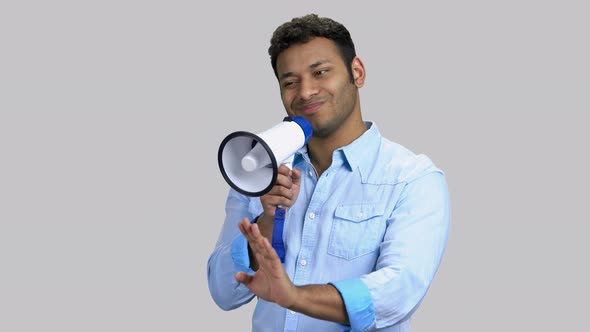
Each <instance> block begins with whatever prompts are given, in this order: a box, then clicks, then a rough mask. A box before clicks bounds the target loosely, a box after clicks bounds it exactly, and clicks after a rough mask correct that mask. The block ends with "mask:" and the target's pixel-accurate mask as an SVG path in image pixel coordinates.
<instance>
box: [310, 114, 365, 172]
mask: <svg viewBox="0 0 590 332" xmlns="http://www.w3.org/2000/svg"><path fill="white" fill-rule="evenodd" d="M365 131H367V127H366V126H365V124H364V122H363V121H360V122H357V125H355V126H354V127H352V128H342V129H340V130H338V131H336V132H335V133H334V134H332V135H330V136H328V137H312V138H311V139H310V140H309V143H308V144H307V153H308V154H309V158H310V160H311V163H312V164H313V167H314V168H315V170H316V172H317V173H318V176H320V175H321V174H322V173H323V172H324V171H325V170H326V169H328V167H330V165H332V154H333V153H334V151H335V150H336V149H339V148H341V147H343V146H346V145H348V144H350V143H352V142H353V141H354V140H356V139H357V138H359V137H360V136H361V135H362V134H363V133H364V132H365Z"/></svg>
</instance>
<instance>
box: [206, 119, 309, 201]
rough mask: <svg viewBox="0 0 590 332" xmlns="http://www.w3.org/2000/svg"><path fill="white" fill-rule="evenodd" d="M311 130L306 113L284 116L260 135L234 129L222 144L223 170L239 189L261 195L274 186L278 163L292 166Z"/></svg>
mask: <svg viewBox="0 0 590 332" xmlns="http://www.w3.org/2000/svg"><path fill="white" fill-rule="evenodd" d="M311 134H312V128H311V124H310V123H309V122H308V121H307V120H306V119H305V118H303V117H285V118H284V119H283V121H282V122H281V123H279V124H277V125H275V126H273V127H272V128H270V129H268V130H266V131H264V132H262V133H259V134H258V135H256V134H253V133H250V132H247V131H236V132H233V133H231V134H229V135H228V136H227V137H225V139H223V141H222V142H221V145H220V146H219V151H218V153H217V160H218V163H219V169H220V170H221V174H222V175H223V178H224V179H225V181H226V182H227V183H228V184H229V185H230V186H231V187H232V188H233V189H235V190H236V191H238V192H239V193H242V194H244V195H247V196H262V195H264V194H266V193H268V192H269V191H270V190H271V188H272V187H273V185H274V183H275V181H276V179H277V172H278V168H279V166H280V165H281V164H287V165H288V166H289V167H290V163H292V161H293V157H294V154H295V152H297V150H299V149H301V148H302V147H303V146H304V145H305V144H307V141H308V140H309V138H310V137H311Z"/></svg>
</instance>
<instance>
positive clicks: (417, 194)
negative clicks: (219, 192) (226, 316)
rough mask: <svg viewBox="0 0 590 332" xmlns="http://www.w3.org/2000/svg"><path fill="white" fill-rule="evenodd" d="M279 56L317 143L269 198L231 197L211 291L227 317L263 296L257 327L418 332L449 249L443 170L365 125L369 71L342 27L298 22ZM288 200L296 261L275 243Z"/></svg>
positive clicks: (281, 78) (284, 81)
mask: <svg viewBox="0 0 590 332" xmlns="http://www.w3.org/2000/svg"><path fill="white" fill-rule="evenodd" d="M269 54H270V56H271V63H272V66H273V69H274V71H275V74H276V76H277V79H278V83H279V86H280V92H281V98H282V101H283V105H284V107H285V110H286V111H287V114H288V115H289V116H301V117H304V118H306V119H307V120H308V121H309V122H310V123H311V125H312V128H313V136H312V137H311V138H310V140H309V141H308V144H307V146H305V147H304V148H302V149H301V150H300V151H298V152H297V154H296V156H295V160H294V162H293V168H292V170H290V169H289V168H287V167H286V166H284V165H283V166H281V167H280V168H279V176H278V177H277V181H276V184H275V185H274V187H273V189H272V190H271V191H270V192H269V193H268V194H266V195H263V196H261V197H259V198H256V197H255V198H252V197H246V196H243V195H241V194H238V193H237V192H236V191H234V190H230V192H229V195H228V197H227V202H226V217H225V222H224V225H223V229H222V232H221V234H220V237H219V240H218V242H217V245H216V247H215V249H214V250H213V252H212V254H211V256H210V258H209V261H208V280H209V289H210V292H211V296H212V297H213V299H214V300H215V302H216V303H217V304H218V305H219V306H220V307H221V308H222V309H224V310H231V309H235V308H238V307H240V306H241V305H243V304H245V303H248V302H249V301H251V300H252V299H253V298H254V297H257V299H258V302H257V305H256V309H255V312H254V317H253V319H252V330H253V331H272V332H276V331H317V332H320V331H321V332H326V331H343V330H352V331H409V330H410V323H409V322H410V317H411V315H412V313H414V311H415V310H416V309H417V307H418V305H419V303H420V302H421V300H422V299H423V297H424V296H425V294H426V292H427V290H428V288H429V286H430V284H431V282H432V280H433V278H434V276H435V273H436V271H437V269H438V267H439V264H440V262H441V259H442V256H443V253H444V251H445V247H446V243H447V238H448V231H449V223H450V204H449V197H448V190H447V185H446V182H445V178H444V174H443V172H442V171H441V170H439V169H438V168H436V167H435V166H434V165H433V163H432V162H431V161H430V160H429V159H428V158H427V157H426V156H423V155H415V154H414V153H412V152H411V151H409V150H407V149H406V148H404V147H402V146H400V145H398V144H396V143H393V142H391V141H389V140H387V139H385V138H384V137H382V136H381V134H380V133H379V130H378V129H377V125H376V124H375V123H372V122H369V121H364V120H363V118H362V115H361V106H360V98H359V91H358V89H359V88H361V87H362V86H363V84H364V81H365V78H366V73H365V68H364V65H363V63H362V61H361V60H360V58H358V57H357V56H356V52H355V49H354V45H353V42H352V40H351V38H350V34H349V32H348V31H347V29H346V28H345V27H344V26H342V25H341V24H340V23H338V22H335V21H333V20H331V19H329V18H320V17H318V16H317V15H306V16H303V17H299V18H294V19H293V20H291V21H290V22H287V23H285V24H283V25H281V26H280V27H278V28H277V30H276V31H275V32H274V34H273V37H272V39H271V46H270V48H269ZM384 111H389V110H387V106H386V105H385V106H384ZM279 205H282V206H284V207H287V209H288V210H287V216H286V219H285V222H284V230H283V236H282V240H283V241H284V247H285V249H286V254H285V257H284V263H282V262H281V259H280V258H279V256H278V255H277V252H276V250H275V248H273V246H272V245H271V243H272V241H271V240H272V236H273V222H274V214H275V209H276V208H277V206H279Z"/></svg>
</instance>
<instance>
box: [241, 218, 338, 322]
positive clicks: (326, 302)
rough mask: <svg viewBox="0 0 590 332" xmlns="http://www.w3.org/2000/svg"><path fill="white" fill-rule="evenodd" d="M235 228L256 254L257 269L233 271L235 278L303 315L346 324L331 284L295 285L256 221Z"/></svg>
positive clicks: (336, 293) (263, 296) (249, 287)
mask: <svg viewBox="0 0 590 332" xmlns="http://www.w3.org/2000/svg"><path fill="white" fill-rule="evenodd" d="M239 229H240V231H241V232H242V234H244V236H245V237H246V239H248V243H249V245H250V248H251V251H252V254H253V255H254V256H255V257H256V262H257V271H256V273H255V274H254V275H249V274H247V273H245V272H239V273H237V274H236V280H237V281H239V282H240V283H243V284H244V285H245V286H246V287H248V289H250V291H252V292H253V293H254V294H256V295H257V296H258V297H260V298H262V299H264V300H265V301H269V302H274V303H276V304H278V305H280V306H282V307H284V308H287V309H290V310H293V311H297V312H299V313H302V314H304V315H307V316H310V317H314V318H318V319H322V320H328V321H333V322H339V323H343V324H348V315H347V313H346V309H345V307H344V302H343V301H342V297H341V296H340V293H339V292H338V290H337V289H336V288H335V287H334V286H332V285H306V286H295V285H294V284H293V283H292V282H291V280H290V279H289V277H288V276H287V273H286V272H285V270H284V268H283V266H282V264H281V261H280V259H279V256H278V255H277V253H276V251H275V250H274V248H272V246H271V245H270V243H269V241H268V239H267V238H266V237H264V236H263V235H262V234H261V233H260V229H259V228H258V225H256V224H250V222H249V221H248V219H244V220H242V222H241V223H240V225H239Z"/></svg>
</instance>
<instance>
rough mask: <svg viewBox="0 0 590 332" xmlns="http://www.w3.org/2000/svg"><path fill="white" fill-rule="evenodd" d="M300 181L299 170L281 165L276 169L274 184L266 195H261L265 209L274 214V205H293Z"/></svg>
mask: <svg viewBox="0 0 590 332" xmlns="http://www.w3.org/2000/svg"><path fill="white" fill-rule="evenodd" d="M300 183H301V171H300V170H298V169H293V170H291V169H289V168H288V167H287V166H285V165H281V166H280V167H279V169H278V174H277V179H276V182H275V185H274V186H273V187H272V189H271V190H270V191H269V192H268V193H267V194H266V195H263V196H262V197H261V200H262V204H263V206H264V207H265V211H266V212H267V213H269V214H274V207H276V206H279V205H282V206H286V207H291V206H293V204H294V203H295V200H296V199H297V196H298V194H299V187H300Z"/></svg>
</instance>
